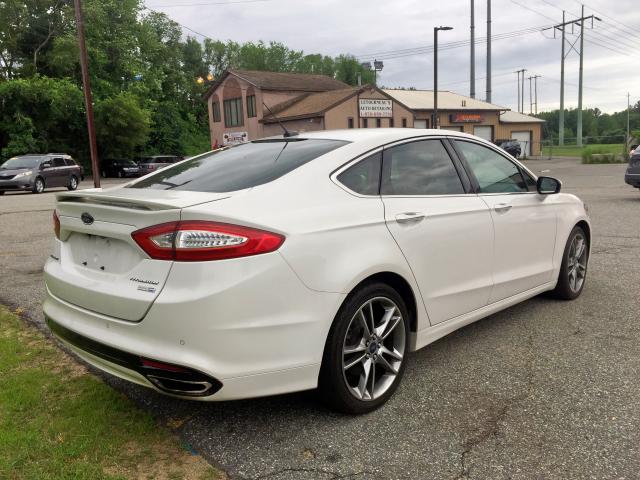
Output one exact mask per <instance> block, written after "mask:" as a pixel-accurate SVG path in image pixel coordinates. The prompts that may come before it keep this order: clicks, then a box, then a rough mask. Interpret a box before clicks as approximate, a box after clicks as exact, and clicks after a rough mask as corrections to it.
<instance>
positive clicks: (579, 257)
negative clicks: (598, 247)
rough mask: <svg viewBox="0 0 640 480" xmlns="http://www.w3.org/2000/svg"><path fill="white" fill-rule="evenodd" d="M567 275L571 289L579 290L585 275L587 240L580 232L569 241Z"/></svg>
mask: <svg viewBox="0 0 640 480" xmlns="http://www.w3.org/2000/svg"><path fill="white" fill-rule="evenodd" d="M567 275H568V279H569V288H570V289H571V291H572V292H574V293H577V292H579V291H580V289H581V288H582V285H583V284H584V278H585V276H586V275H587V240H586V239H585V237H584V235H582V234H581V233H578V234H577V235H576V236H575V237H573V240H572V241H571V246H570V247H569V258H568V265H567Z"/></svg>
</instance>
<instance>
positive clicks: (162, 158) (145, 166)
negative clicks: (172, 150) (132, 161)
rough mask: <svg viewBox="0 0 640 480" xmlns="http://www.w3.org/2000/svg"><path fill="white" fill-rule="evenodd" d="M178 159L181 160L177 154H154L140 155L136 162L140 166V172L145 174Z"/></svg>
mask: <svg viewBox="0 0 640 480" xmlns="http://www.w3.org/2000/svg"><path fill="white" fill-rule="evenodd" d="M180 161H182V157H179V156H177V155H154V156H152V157H142V158H141V159H140V161H139V162H138V167H139V168H140V174H141V175H146V174H147V173H151V172H155V171H156V170H158V169H160V168H164V167H166V166H168V165H171V164H172V163H176V162H180Z"/></svg>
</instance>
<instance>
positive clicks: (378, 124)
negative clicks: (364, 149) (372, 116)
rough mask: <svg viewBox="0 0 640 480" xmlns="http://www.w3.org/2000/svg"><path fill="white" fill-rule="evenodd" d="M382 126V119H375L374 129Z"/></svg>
mask: <svg viewBox="0 0 640 480" xmlns="http://www.w3.org/2000/svg"><path fill="white" fill-rule="evenodd" d="M381 126H382V119H381V118H376V128H380V127H381Z"/></svg>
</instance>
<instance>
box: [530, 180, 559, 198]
mask: <svg viewBox="0 0 640 480" xmlns="http://www.w3.org/2000/svg"><path fill="white" fill-rule="evenodd" d="M561 188H562V182H561V181H560V180H558V179H557V178H553V177H538V182H537V183H536V189H537V190H538V193H539V194H540V195H553V194H554V193H559V192H560V189H561Z"/></svg>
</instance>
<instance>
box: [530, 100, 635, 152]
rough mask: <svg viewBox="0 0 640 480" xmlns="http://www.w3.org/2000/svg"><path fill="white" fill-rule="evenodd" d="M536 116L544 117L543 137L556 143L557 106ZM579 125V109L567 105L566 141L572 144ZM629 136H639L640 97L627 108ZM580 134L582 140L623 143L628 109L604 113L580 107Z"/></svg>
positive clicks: (558, 117) (558, 119) (565, 117)
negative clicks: (581, 109)
mask: <svg viewBox="0 0 640 480" xmlns="http://www.w3.org/2000/svg"><path fill="white" fill-rule="evenodd" d="M537 117H538V118H541V119H543V120H546V123H545V125H544V127H543V133H542V137H543V140H546V141H548V142H552V143H553V145H557V144H558V137H559V130H560V128H559V125H560V110H559V109H558V110H552V111H550V112H542V113H539V114H538V115H537ZM577 126H578V110H577V109H569V110H565V113H564V138H565V143H566V144H575V142H576V135H577ZM629 129H630V133H631V136H632V137H634V138H636V139H638V140H640V101H638V102H637V103H636V104H635V105H633V106H632V107H631V108H630V110H629ZM582 135H583V139H584V143H586V144H589V143H623V142H624V141H625V138H626V135H627V110H623V111H620V112H615V113H611V114H609V113H603V112H602V111H600V109H598V108H590V109H588V110H583V111H582Z"/></svg>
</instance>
